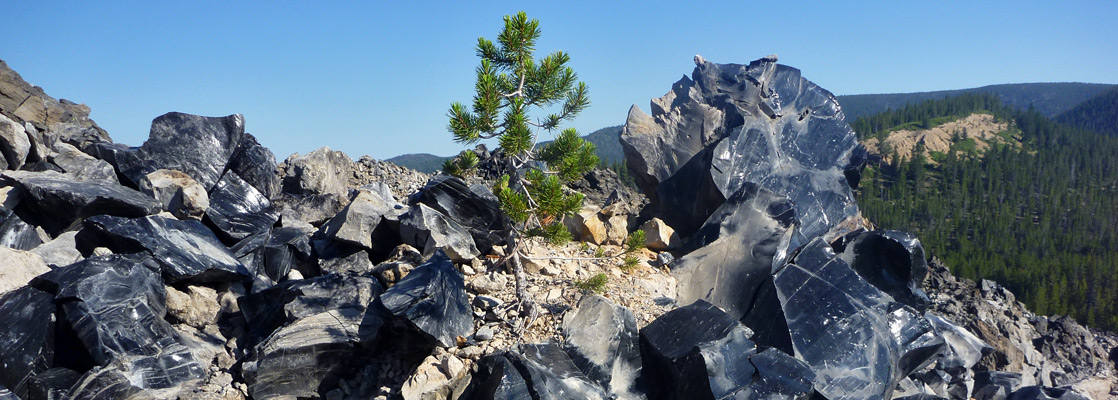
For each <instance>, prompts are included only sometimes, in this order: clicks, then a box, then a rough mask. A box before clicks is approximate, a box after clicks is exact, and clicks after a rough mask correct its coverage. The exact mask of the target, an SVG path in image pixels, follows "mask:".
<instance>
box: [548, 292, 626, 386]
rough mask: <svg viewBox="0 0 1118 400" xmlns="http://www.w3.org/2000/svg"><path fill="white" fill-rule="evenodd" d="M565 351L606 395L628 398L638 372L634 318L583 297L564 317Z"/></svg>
mask: <svg viewBox="0 0 1118 400" xmlns="http://www.w3.org/2000/svg"><path fill="white" fill-rule="evenodd" d="M563 336H564V337H565V339H566V341H565V345H566V346H565V348H566V351H567V354H568V355H570V358H571V360H572V361H573V362H574V365H575V366H577V367H578V369H579V371H582V373H583V374H585V375H586V377H587V378H589V379H590V380H592V381H594V382H595V383H597V384H598V385H599V386H601V387H602V388H605V389H607V391H609V392H611V393H613V394H615V395H617V396H619V397H630V396H632V393H633V391H634V390H635V389H636V388H635V385H636V379H637V377H639V376H640V371H641V353H640V341H639V336H638V331H637V322H636V318H635V317H633V312H632V311H629V309H627V308H625V307H621V306H618V305H616V304H613V303H612V302H610V301H609V300H608V299H606V298H604V297H601V296H593V295H587V296H583V297H582V299H581V300H579V302H578V306H577V307H576V308H575V309H574V310H571V311H569V312H568V313H567V315H566V316H565V317H563Z"/></svg>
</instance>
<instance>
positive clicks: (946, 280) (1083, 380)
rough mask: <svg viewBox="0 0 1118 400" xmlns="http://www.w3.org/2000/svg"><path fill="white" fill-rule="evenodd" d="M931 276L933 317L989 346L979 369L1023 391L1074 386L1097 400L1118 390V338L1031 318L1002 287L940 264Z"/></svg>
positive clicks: (1063, 321) (1067, 321) (1065, 321)
mask: <svg viewBox="0 0 1118 400" xmlns="http://www.w3.org/2000/svg"><path fill="white" fill-rule="evenodd" d="M929 272H930V273H929V275H928V280H927V281H926V283H925V287H926V288H927V289H928V294H929V296H930V298H931V306H930V307H929V311H930V312H932V313H935V314H937V315H940V316H943V317H944V318H946V319H948V320H951V321H955V322H956V323H957V324H958V325H959V326H961V327H963V328H966V330H967V331H969V332H973V334H974V335H975V337H976V338H978V339H980V340H982V341H983V342H985V343H987V344H989V346H991V349H992V351H991V352H989V353H988V354H984V356H983V357H982V359H981V360H980V361H978V363H977V364H976V369H981V370H985V371H999V372H1002V373H1005V374H1006V375H1003V379H1004V377H1005V376H1011V377H1012V381H1013V382H1019V384H1020V385H1021V386H1033V385H1043V386H1074V387H1075V388H1077V389H1080V390H1081V391H1082V392H1084V393H1085V394H1089V395H1091V397H1092V398H1096V399H1101V398H1109V397H1108V396H1110V393H1111V391H1113V390H1118V384H1115V382H1116V381H1118V376H1116V375H1115V364H1116V363H1118V335H1115V334H1113V333H1109V332H1101V331H1096V330H1093V329H1089V328H1086V327H1084V326H1082V325H1080V324H1079V323H1077V322H1075V321H1074V320H1073V319H1071V318H1069V317H1064V316H1050V317H1048V316H1041V315H1036V314H1033V313H1032V312H1030V311H1029V310H1028V309H1026V308H1025V306H1024V304H1022V303H1020V302H1018V301H1017V300H1016V298H1015V297H1014V295H1013V293H1010V292H1009V290H1007V289H1006V288H1004V287H1002V286H1001V285H998V284H997V283H995V282H993V281H989V280H983V281H981V282H974V281H971V280H968V279H961V278H956V277H955V276H954V275H952V274H951V272H950V271H949V270H948V269H947V267H946V266H944V265H942V264H940V263H939V262H938V260H936V259H933V261H932V263H931V264H930V265H929Z"/></svg>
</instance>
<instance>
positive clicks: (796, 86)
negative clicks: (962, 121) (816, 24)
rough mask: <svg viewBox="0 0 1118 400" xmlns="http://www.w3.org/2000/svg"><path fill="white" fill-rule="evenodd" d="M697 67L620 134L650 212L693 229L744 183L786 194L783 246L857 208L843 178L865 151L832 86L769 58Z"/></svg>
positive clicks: (633, 116) (699, 62)
mask: <svg viewBox="0 0 1118 400" xmlns="http://www.w3.org/2000/svg"><path fill="white" fill-rule="evenodd" d="M695 65H696V67H695V70H694V72H692V74H691V77H690V78H688V77H684V78H683V79H681V80H680V81H679V82H677V83H676V84H675V85H673V86H672V89H671V91H670V92H668V94H666V95H665V96H663V97H661V98H658V99H653V100H652V102H651V111H652V115H647V114H645V113H644V112H642V111H641V110H640V109H639V108H637V107H636V106H634V107H632V108H631V109H630V110H629V116H628V119H627V121H626V124H625V128H624V130H623V131H622V134H621V145H622V149H623V150H624V152H625V158H626V163H627V165H628V166H629V169H630V170H631V172H632V174H633V176H634V178H635V179H636V181H637V184H638V185H639V186H640V187H641V190H642V192H643V193H645V195H647V196H648V197H649V200H650V201H651V203H652V209H653V213H654V214H655V215H654V216H659V217H660V218H661V219H663V220H664V221H665V222H667V223H668V225H671V226H672V227H674V228H675V229H676V231H677V232H678V233H679V234H680V235H682V236H690V235H691V234H692V233H694V231H695V230H696V229H697V228H698V227H699V225H700V223H699V222H698V221H704V220H706V218H707V216H709V214H708V213H710V212H713V211H714V210H715V209H717V208H718V206H719V205H721V203H722V202H723V201H724V200H725V199H726V198H728V197H730V196H731V195H732V194H733V193H734V192H736V191H737V190H738V188H740V187H741V185H743V184H744V183H747V182H748V183H753V184H756V185H758V186H761V187H763V188H765V189H768V190H770V191H772V192H774V193H776V194H779V195H782V196H785V197H788V198H789V199H790V200H791V201H792V203H793V205H794V208H795V211H796V216H797V218H798V222H799V224H797V226H796V227H795V229H794V234H793V237H792V238H791V240H790V243H791V246H790V248H795V247H798V245H799V244H801V243H805V242H806V241H807V240H809V239H811V238H813V237H816V236H819V235H823V234H825V233H826V232H828V231H830V230H831V229H833V228H835V227H836V226H838V225H839V224H840V222H842V221H844V220H847V219H848V218H851V217H854V216H857V215H858V208H857V205H856V204H855V202H854V196H853V192H852V190H851V185H850V181H849V180H848V178H847V177H848V176H850V177H856V176H857V170H858V168H859V167H860V165H861V162H863V161H862V160H864V151H860V150H859V145H858V143H857V140H856V138H855V136H854V131H853V130H852V129H851V128H850V127H849V125H847V124H846V122H845V120H844V119H845V117H844V115H843V113H842V109H841V107H839V104H838V102H837V101H836V100H835V98H834V96H833V95H832V94H831V93H830V92H828V91H827V90H825V89H823V88H820V87H819V86H817V85H815V84H814V83H812V82H810V81H808V80H806V79H804V78H802V77H801V76H800V71H799V70H797V69H795V68H791V67H788V66H785V65H780V64H777V63H776V57H765V58H762V59H760V60H756V61H753V62H752V63H749V64H748V65H741V64H716V63H712V62H708V61H706V60H704V59H702V57H696V58H695Z"/></svg>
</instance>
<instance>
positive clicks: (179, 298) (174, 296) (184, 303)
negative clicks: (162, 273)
mask: <svg viewBox="0 0 1118 400" xmlns="http://www.w3.org/2000/svg"><path fill="white" fill-rule="evenodd" d="M166 290H167V313H168V314H171V315H172V316H174V317H175V318H177V319H178V320H179V321H182V323H184V324H187V325H190V326H192V327H195V328H198V329H203V328H205V327H206V325H210V324H213V323H215V322H217V317H218V315H219V314H220V313H221V304H220V303H219V302H218V296H217V291H216V290H213V289H211V288H208V287H205V286H187V287H186V291H185V292H181V291H179V290H178V289H175V288H174V287H171V286H167V287H166Z"/></svg>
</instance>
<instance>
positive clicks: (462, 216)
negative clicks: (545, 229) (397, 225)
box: [410, 175, 508, 253]
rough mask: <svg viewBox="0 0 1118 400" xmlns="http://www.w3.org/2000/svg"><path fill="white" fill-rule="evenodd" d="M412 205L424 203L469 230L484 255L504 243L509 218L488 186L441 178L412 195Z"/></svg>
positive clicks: (448, 177) (432, 180)
mask: <svg viewBox="0 0 1118 400" xmlns="http://www.w3.org/2000/svg"><path fill="white" fill-rule="evenodd" d="M410 202H411V203H412V204H415V203H423V204H425V205H427V206H428V207H431V208H432V209H435V210H437V211H439V212H440V213H442V214H443V215H446V216H447V217H448V218H450V219H451V220H453V221H454V222H457V223H458V224H459V225H461V226H462V227H464V228H466V230H467V231H469V232H470V236H472V237H473V239H474V244H475V245H476V246H477V248H478V250H480V251H481V252H482V253H487V252H489V249H490V248H492V247H493V245H495V244H501V243H504V241H505V235H506V234H507V232H508V231H507V229H508V227H507V224H508V222H507V218H506V217H505V215H504V213H503V212H502V211H501V206H500V204H498V202H497V197H496V196H494V195H493V192H491V191H490V190H489V188H487V187H485V186H482V185H467V184H466V182H464V181H462V180H461V179H459V178H456V177H453V176H449V175H439V176H436V177H435V178H432V179H431V180H430V181H429V182H427V185H426V186H424V187H423V188H422V189H420V190H419V191H418V192H416V193H415V194H414V195H412V197H411V199H410Z"/></svg>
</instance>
